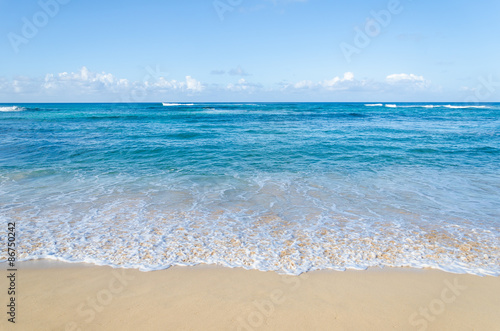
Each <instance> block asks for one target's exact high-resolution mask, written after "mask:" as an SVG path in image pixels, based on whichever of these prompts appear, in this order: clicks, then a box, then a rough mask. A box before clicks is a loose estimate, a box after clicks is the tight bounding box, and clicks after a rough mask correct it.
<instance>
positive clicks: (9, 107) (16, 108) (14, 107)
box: [0, 106, 26, 112]
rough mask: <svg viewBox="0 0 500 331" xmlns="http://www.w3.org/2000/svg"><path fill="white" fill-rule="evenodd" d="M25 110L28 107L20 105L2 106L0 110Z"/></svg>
mask: <svg viewBox="0 0 500 331" xmlns="http://www.w3.org/2000/svg"><path fill="white" fill-rule="evenodd" d="M24 110H26V108H24V107H19V106H7V107H5V106H3V107H0V112H12V111H24Z"/></svg>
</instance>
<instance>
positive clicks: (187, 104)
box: [163, 102, 194, 107]
mask: <svg viewBox="0 0 500 331" xmlns="http://www.w3.org/2000/svg"><path fill="white" fill-rule="evenodd" d="M163 105H164V106H165V107H172V106H194V103H168V102H163Z"/></svg>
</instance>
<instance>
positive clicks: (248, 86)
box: [226, 78, 262, 93]
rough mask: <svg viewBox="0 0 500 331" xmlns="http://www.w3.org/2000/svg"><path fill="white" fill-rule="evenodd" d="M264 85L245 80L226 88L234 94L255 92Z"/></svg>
mask: <svg viewBox="0 0 500 331" xmlns="http://www.w3.org/2000/svg"><path fill="white" fill-rule="evenodd" d="M261 87H262V85H260V84H254V83H249V82H247V81H246V80H245V79H244V78H241V79H240V80H238V82H237V83H235V84H233V83H230V84H228V85H227V86H226V89H227V90H229V91H232V92H243V91H246V92H250V93H251V92H254V91H255V90H256V89H259V88H261Z"/></svg>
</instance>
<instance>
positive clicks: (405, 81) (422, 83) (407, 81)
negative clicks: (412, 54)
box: [386, 73, 430, 89]
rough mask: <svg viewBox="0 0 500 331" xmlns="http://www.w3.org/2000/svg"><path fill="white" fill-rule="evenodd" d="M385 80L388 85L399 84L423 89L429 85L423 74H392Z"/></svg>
mask: <svg viewBox="0 0 500 331" xmlns="http://www.w3.org/2000/svg"><path fill="white" fill-rule="evenodd" d="M386 81H387V82H388V83H389V84H390V85H399V86H402V87H405V88H410V89H412V88H413V89H414V88H417V89H425V88H427V87H429V86H430V81H428V80H426V79H425V78H424V77H423V76H417V75H414V74H404V73H402V74H392V75H389V76H387V77H386Z"/></svg>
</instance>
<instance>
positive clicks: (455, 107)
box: [443, 105, 488, 109]
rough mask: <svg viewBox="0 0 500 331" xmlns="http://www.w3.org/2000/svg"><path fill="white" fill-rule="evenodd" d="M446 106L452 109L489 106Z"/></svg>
mask: <svg viewBox="0 0 500 331" xmlns="http://www.w3.org/2000/svg"><path fill="white" fill-rule="evenodd" d="M443 107H445V108H451V109H467V108H479V109H481V108H488V107H487V106H457V105H445V106H443Z"/></svg>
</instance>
